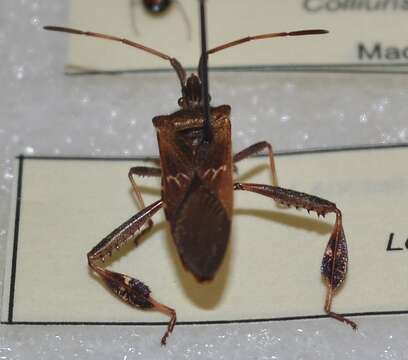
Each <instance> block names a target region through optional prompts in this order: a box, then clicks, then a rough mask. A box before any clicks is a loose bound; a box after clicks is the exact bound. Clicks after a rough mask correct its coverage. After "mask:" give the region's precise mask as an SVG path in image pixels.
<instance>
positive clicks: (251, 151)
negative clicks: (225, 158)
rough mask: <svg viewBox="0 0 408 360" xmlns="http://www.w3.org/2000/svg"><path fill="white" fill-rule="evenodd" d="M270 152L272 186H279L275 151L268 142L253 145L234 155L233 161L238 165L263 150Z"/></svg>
mask: <svg viewBox="0 0 408 360" xmlns="http://www.w3.org/2000/svg"><path fill="white" fill-rule="evenodd" d="M265 149H267V150H268V156H269V167H270V169H271V174H272V185H274V186H278V175H277V173H276V167H275V159H274V156H273V149H272V145H271V144H269V143H268V142H266V141H261V142H258V143H256V144H253V145H251V146H249V147H247V148H245V149H244V150H241V151H240V152H238V153H237V154H235V155H234V157H233V161H234V163H237V162H238V161H241V160H243V159H246V158H248V157H250V156H252V155H255V154H258V153H260V152H261V151H262V150H265Z"/></svg>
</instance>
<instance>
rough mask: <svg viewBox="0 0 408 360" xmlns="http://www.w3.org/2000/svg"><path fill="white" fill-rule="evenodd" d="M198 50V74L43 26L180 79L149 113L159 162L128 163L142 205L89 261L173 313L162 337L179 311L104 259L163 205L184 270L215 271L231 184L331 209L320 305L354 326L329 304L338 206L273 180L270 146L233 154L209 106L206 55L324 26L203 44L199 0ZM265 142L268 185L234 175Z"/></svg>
mask: <svg viewBox="0 0 408 360" xmlns="http://www.w3.org/2000/svg"><path fill="white" fill-rule="evenodd" d="M200 10H201V34H202V35H201V43H202V53H201V57H200V61H199V65H198V75H195V74H191V75H189V76H188V77H187V74H186V71H185V70H184V68H183V67H182V65H181V64H180V63H179V62H178V61H177V60H176V59H175V58H173V57H171V56H168V55H166V54H163V53H161V52H160V51H157V50H155V49H152V48H149V47H147V46H145V45H142V44H139V43H136V42H133V41H130V40H127V39H122V38H119V37H115V36H111V35H105V34H100V33H94V32H88V31H81V30H76V29H70V28H65V27H57V26H47V27H45V29H47V30H53V31H62V32H67V33H72V34H79V35H86V36H91V37H97V38H101V39H107V40H113V41H118V42H122V43H124V44H126V45H129V46H132V47H135V48H137V49H139V50H143V51H144V52H147V53H150V54H152V55H154V56H157V57H160V58H162V59H164V60H166V61H169V63H170V65H171V66H172V67H173V69H174V70H175V72H176V74H177V76H178V79H179V81H180V85H181V98H180V99H179V100H178V105H179V107H180V109H179V110H178V111H176V112H174V113H173V114H171V115H161V116H156V117H155V118H153V125H154V127H155V130H156V133H157V139H158V144H159V152H160V166H159V167H144V166H138V167H133V168H131V169H130V170H129V174H128V177H129V180H130V182H131V184H132V187H133V190H134V193H135V195H136V199H137V202H138V206H139V207H140V209H141V210H140V212H138V213H137V214H136V215H134V216H132V217H131V218H130V219H129V220H127V221H125V222H124V223H123V224H122V225H120V226H119V227H118V228H116V229H115V230H113V231H112V232H111V233H110V234H109V235H107V236H106V237H105V238H104V239H102V241H100V242H99V243H98V244H97V245H96V246H95V247H94V248H93V249H92V250H91V251H90V252H89V253H88V255H87V256H88V263H89V266H90V267H91V268H92V270H93V271H95V272H96V273H97V274H98V275H99V276H100V277H101V278H102V279H103V280H104V281H105V282H106V284H107V286H108V287H109V288H110V289H111V290H112V291H113V292H114V293H115V294H116V295H117V296H118V297H119V298H121V299H122V300H123V301H125V302H127V303H129V304H131V305H134V306H136V307H138V308H141V309H152V308H153V309H156V310H158V311H160V312H163V313H165V314H167V315H168V316H169V317H170V321H169V323H168V327H167V330H166V332H165V334H164V336H163V337H162V339H161V343H162V344H163V345H164V344H165V343H166V340H167V337H168V336H169V334H170V333H171V332H172V330H173V328H174V325H175V323H176V311H175V310H174V309H172V308H170V307H169V306H167V305H163V304H162V303H160V302H158V301H157V300H156V299H155V298H153V296H152V292H151V290H150V289H149V287H148V286H147V285H145V284H144V283H143V282H141V281H140V280H137V279H135V278H133V277H130V276H128V275H125V274H121V273H117V272H112V271H109V270H108V269H106V267H105V266H104V265H103V263H102V262H103V260H104V259H105V258H106V257H109V256H111V254H112V252H113V251H114V250H115V249H117V248H119V247H121V246H122V245H124V244H125V243H126V242H128V241H129V240H130V239H132V238H133V237H135V236H137V235H140V234H141V233H143V232H144V231H147V230H149V229H151V227H152V226H153V221H152V217H153V215H154V214H155V213H157V212H158V211H159V210H161V209H163V210H164V213H165V216H166V219H167V221H168V222H169V224H170V230H171V234H172V237H173V240H174V242H175V245H176V247H177V251H178V254H179V256H180V258H181V262H182V263H183V265H184V267H185V269H186V270H188V271H190V272H191V273H192V274H193V275H194V277H195V278H196V279H197V281H199V282H204V281H209V280H212V279H213V278H214V276H215V275H216V273H217V270H218V269H219V267H220V265H221V263H222V261H223V258H224V255H225V251H226V248H227V245H228V242H229V236H230V229H231V218H232V211H233V192H234V190H241V191H250V192H254V193H258V194H260V195H263V196H267V197H269V198H272V199H273V200H274V201H276V202H277V203H281V204H284V205H287V206H294V207H296V208H302V209H306V210H307V211H309V212H310V211H314V212H316V213H317V214H318V215H326V214H328V213H333V214H335V216H336V221H335V224H334V227H333V231H332V234H331V236H330V239H329V242H328V244H327V247H326V250H325V252H324V256H323V262H322V266H321V271H322V274H323V276H324V277H325V279H326V282H327V295H326V302H325V307H324V309H325V311H326V313H327V314H328V315H329V316H330V317H333V318H335V319H337V320H339V321H342V322H344V323H346V324H349V325H351V326H352V327H353V328H354V329H355V328H356V324H355V323H354V322H352V321H351V320H349V319H347V318H345V317H344V316H342V315H340V314H337V313H335V312H333V311H332V310H331V307H332V299H333V295H334V294H335V291H336V289H338V287H339V286H340V285H341V283H342V282H343V280H344V279H345V276H346V272H347V263H348V255H347V244H346V238H345V234H344V230H343V226H342V214H341V211H340V210H339V209H338V208H337V206H336V205H335V204H334V203H332V202H330V201H327V200H325V199H322V198H319V197H317V196H313V195H309V194H305V193H302V192H298V191H294V190H290V189H285V188H282V187H278V186H277V175H276V169H275V163H274V154H273V150H272V146H271V145H270V144H269V143H267V142H265V141H262V142H258V143H256V144H254V145H252V146H249V147H248V148H246V149H244V150H242V151H240V152H238V153H237V154H235V155H232V150H231V121H230V111H231V108H230V106H228V105H221V106H216V107H210V106H209V93H208V66H207V58H208V55H210V54H214V53H217V52H219V51H221V50H225V49H227V48H230V47H233V46H236V45H239V44H242V43H245V42H249V41H252V40H261V39H270V38H276V37H284V36H301V35H317V34H324V33H327V31H326V30H301V31H293V32H279V33H269V34H263V35H257V36H250V37H245V38H242V39H238V40H235V41H232V42H228V43H226V44H223V45H221V46H218V47H215V48H212V49H210V50H208V51H207V48H206V35H205V34H206V32H205V12H204V0H200ZM264 150H266V151H267V152H268V155H269V158H268V160H269V167H270V171H271V174H272V183H273V184H272V185H264V184H253V183H240V182H234V179H233V173H234V171H233V169H234V166H235V164H237V163H238V162H240V161H241V160H243V159H245V158H248V157H249V156H251V155H254V154H256V153H259V152H261V151H264ZM135 176H148V177H161V184H162V196H161V199H159V200H157V201H155V202H154V203H152V204H150V205H148V206H145V204H144V201H143V198H142V195H141V192H140V190H139V187H138V185H137V184H136V182H135V179H134V177H135Z"/></svg>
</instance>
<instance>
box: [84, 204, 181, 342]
mask: <svg viewBox="0 0 408 360" xmlns="http://www.w3.org/2000/svg"><path fill="white" fill-rule="evenodd" d="M163 204H164V203H163V200H158V201H156V202H154V203H153V204H151V205H149V206H147V207H146V208H144V209H143V210H141V211H140V212H139V213H137V214H136V215H134V216H132V217H131V218H130V219H129V220H127V221H125V222H124V223H123V224H122V225H120V226H119V227H118V228H116V229H115V230H113V231H112V232H111V233H110V234H109V235H108V236H106V237H105V238H104V239H102V240H101V241H100V242H99V243H98V245H96V246H95V247H94V248H93V249H92V250H91V251H90V252H89V253H88V255H87V257H88V264H89V266H90V267H91V268H92V270H94V271H95V272H96V273H98V275H99V276H100V277H101V278H102V279H103V280H104V281H105V283H106V285H107V286H108V287H109V288H110V289H111V290H112V291H113V292H114V293H115V294H116V295H117V296H118V297H119V298H121V299H122V300H123V301H125V302H127V303H128V304H130V305H133V306H136V307H138V308H141V309H151V308H154V309H156V310H158V311H160V312H162V313H164V314H166V315H168V316H170V321H169V324H168V326H167V331H166V332H165V334H164V335H163V337H162V339H161V344H162V345H165V344H166V340H167V337H168V336H169V335H170V333H171V332H172V331H173V328H174V325H175V323H176V311H175V310H174V309H172V308H170V307H168V306H166V305H163V304H161V303H159V302H158V301H156V300H155V299H154V298H152V297H151V295H150V294H151V291H150V289H149V287H148V286H146V285H145V284H144V283H142V282H141V281H140V280H137V279H134V278H132V277H130V276H127V275H125V274H121V273H117V272H113V271H109V270H107V269H105V268H103V267H102V266H101V265H100V261H102V262H103V261H104V260H105V258H106V257H109V256H111V255H112V252H113V250H115V249H119V248H120V247H121V246H122V245H124V244H126V242H127V241H128V240H129V239H130V238H131V237H132V236H133V235H134V234H135V233H136V232H137V231H139V230H140V228H141V227H142V226H143V224H144V223H145V222H146V221H148V220H149V219H150V218H151V217H152V216H153V215H154V214H155V213H156V212H157V211H158V210H160V209H161V208H162V207H163Z"/></svg>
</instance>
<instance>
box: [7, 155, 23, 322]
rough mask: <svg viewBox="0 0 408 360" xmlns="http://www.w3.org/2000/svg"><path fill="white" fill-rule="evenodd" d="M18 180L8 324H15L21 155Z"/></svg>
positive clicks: (21, 156)
mask: <svg viewBox="0 0 408 360" xmlns="http://www.w3.org/2000/svg"><path fill="white" fill-rule="evenodd" d="M18 159H19V160H18V161H19V162H18V178H17V179H18V180H17V199H16V213H15V214H16V215H15V216H16V217H15V220H14V241H13V258H12V263H11V279H10V294H9V308H8V322H13V311H14V291H15V285H16V267H17V249H18V236H19V230H20V210H21V194H22V187H23V164H24V156H23V155H20V156H19V158H18Z"/></svg>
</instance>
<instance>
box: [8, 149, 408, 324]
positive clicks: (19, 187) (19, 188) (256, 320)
mask: <svg viewBox="0 0 408 360" xmlns="http://www.w3.org/2000/svg"><path fill="white" fill-rule="evenodd" d="M396 148H408V143H407V144H405V143H403V144H391V145H389V144H388V145H387V144H384V145H365V146H358V147H352V146H350V147H338V148H331V149H327V148H326V149H324V148H314V149H310V150H300V151H287V152H281V153H277V154H276V155H278V156H287V155H305V154H314V153H331V152H343V151H363V150H381V149H396ZM260 156H264V155H260ZM17 159H18V160H19V166H18V183H17V199H16V213H15V216H16V218H15V228H14V239H13V258H12V269H11V281H10V293H9V309H8V310H9V311H8V320H7V321H1V322H0V324H3V325H37V326H38V325H44V326H50V325H57V326H58V325H88V326H99V325H104V326H106V325H113V326H162V325H167V324H168V323H167V322H157V321H152V322H137V321H135V322H115V321H111V322H109V321H82V322H81V321H14V320H13V310H14V291H15V282H16V266H17V250H18V237H19V225H20V209H21V202H22V182H23V164H24V159H30V160H79V161H81V160H97V161H130V160H135V161H136V160H138V161H144V160H145V161H148V160H151V159H156V158H154V157H147V156H139V157H133V158H131V157H90V156H48V155H38V156H37V155H35V156H33V155H29V156H25V155H19V156H17ZM406 314H408V309H407V310H395V311H378V312H376V311H372V312H356V313H346V314H343V315H345V316H347V317H356V316H384V315H406ZM326 318H329V316H328V315H305V316H287V317H274V318H253V319H233V320H210V321H179V322H177V325H217V324H243V323H263V322H275V321H291V320H310V319H326Z"/></svg>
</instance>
